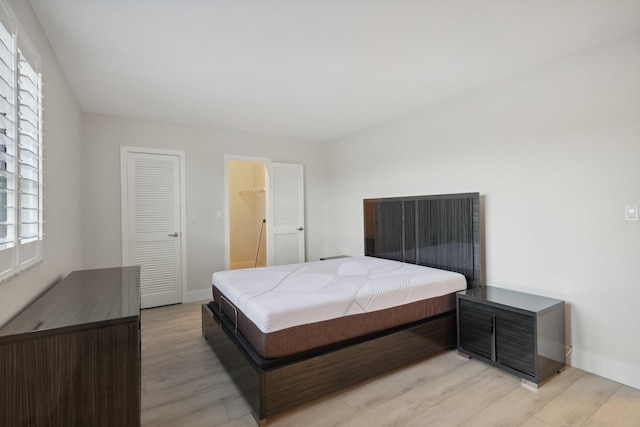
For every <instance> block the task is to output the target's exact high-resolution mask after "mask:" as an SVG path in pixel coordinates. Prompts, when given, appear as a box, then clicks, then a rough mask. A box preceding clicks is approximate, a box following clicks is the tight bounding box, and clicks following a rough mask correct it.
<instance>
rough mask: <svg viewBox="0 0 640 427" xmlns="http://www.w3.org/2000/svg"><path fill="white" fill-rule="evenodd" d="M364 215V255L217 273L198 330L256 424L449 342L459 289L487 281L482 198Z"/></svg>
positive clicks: (370, 205) (401, 205)
mask: <svg viewBox="0 0 640 427" xmlns="http://www.w3.org/2000/svg"><path fill="white" fill-rule="evenodd" d="M363 210H364V249H365V250H364V252H365V256H364V257H351V258H343V259H334V260H326V261H316V262H311V263H305V264H299V265H288V266H274V267H266V268H259V269H246V270H234V271H228V272H216V273H215V274H214V277H213V284H212V293H213V301H211V302H210V303H208V304H203V305H202V334H203V336H204V337H205V338H206V339H207V340H208V342H209V344H210V345H211V347H212V349H213V350H214V352H215V353H216V355H217V357H218V358H219V359H220V361H221V363H222V364H223V365H224V366H225V369H226V370H227V372H228V373H229V374H230V376H231V377H232V378H233V380H234V381H235V383H236V385H237V386H238V387H239V389H240V390H241V391H242V392H243V394H244V396H245V397H246V399H247V401H248V402H249V404H250V406H251V408H252V412H253V416H254V418H255V419H256V421H257V422H258V423H259V424H260V425H266V422H267V419H268V418H269V417H271V416H273V415H275V414H277V413H279V412H281V411H284V410H286V409H289V408H292V407H294V406H297V405H300V404H302V403H305V402H308V401H310V400H313V399H316V398H318V397H320V396H323V395H326V394H328V393H331V392H333V391H336V390H338V389H340V388H343V387H346V386H349V385H352V384H355V383H358V382H361V381H363V380H366V379H368V378H372V377H374V376H377V375H380V374H381V373H384V372H387V371H390V370H393V369H396V368H399V367H402V366H404V365H407V364H409V363H412V362H414V361H417V360H420V359H423V358H425V357H427V356H429V355H431V354H433V353H436V352H438V351H442V350H444V349H448V348H453V347H455V293H456V292H457V291H458V290H461V289H466V288H469V287H473V286H479V285H480V283H482V256H481V222H480V198H479V194H478V193H465V194H449V195H437V196H417V197H398V198H383V199H365V200H364V201H363ZM429 282H430V283H431V284H429ZM434 283H435V285H434ZM434 288H435V291H434ZM306 304H310V305H309V306H307V305H306ZM267 307H271V308H269V309H268V310H267ZM274 308H275V309H274Z"/></svg>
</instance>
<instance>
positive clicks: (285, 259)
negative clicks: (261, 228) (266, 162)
mask: <svg viewBox="0 0 640 427" xmlns="http://www.w3.org/2000/svg"><path fill="white" fill-rule="evenodd" d="M269 201H270V203H269V209H270V210H271V212H270V213H271V215H270V220H271V221H270V222H271V223H272V224H273V225H272V227H269V229H270V232H269V239H268V241H267V244H268V245H269V248H270V250H268V251H267V256H268V257H269V265H282V264H294V263H299V262H304V261H305V247H304V174H303V167H302V165H299V164H291V163H271V165H270V170H269Z"/></svg>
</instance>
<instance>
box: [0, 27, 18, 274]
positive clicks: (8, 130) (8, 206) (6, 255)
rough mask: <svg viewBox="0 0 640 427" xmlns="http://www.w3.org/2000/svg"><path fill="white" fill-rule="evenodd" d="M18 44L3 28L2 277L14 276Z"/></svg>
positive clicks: (0, 76) (0, 102) (0, 103)
mask: <svg viewBox="0 0 640 427" xmlns="http://www.w3.org/2000/svg"><path fill="white" fill-rule="evenodd" d="M14 52H15V40H14V37H13V36H12V35H11V34H10V33H9V32H8V31H7V29H6V28H5V26H4V25H0V129H1V130H0V274H2V275H4V274H6V273H11V272H12V271H13V269H14V268H15V265H16V252H15V238H16V236H15V177H16V162H15V154H16V153H15V146H16V141H15V126H14V120H15V116H16V114H15V86H16V84H15V54H14Z"/></svg>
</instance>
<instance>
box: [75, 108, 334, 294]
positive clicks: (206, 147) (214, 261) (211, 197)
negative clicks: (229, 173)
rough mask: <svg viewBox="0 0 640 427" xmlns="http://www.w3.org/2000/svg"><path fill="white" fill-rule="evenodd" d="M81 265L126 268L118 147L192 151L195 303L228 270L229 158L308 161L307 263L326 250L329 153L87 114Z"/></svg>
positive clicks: (191, 284)
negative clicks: (226, 181) (214, 277)
mask: <svg viewBox="0 0 640 427" xmlns="http://www.w3.org/2000/svg"><path fill="white" fill-rule="evenodd" d="M83 141H84V146H83V170H82V200H83V203H84V204H85V207H84V210H83V221H82V233H83V254H84V259H83V263H84V266H85V268H98V267H109V266H116V265H121V263H122V255H121V254H122V245H121V231H120V230H121V220H120V146H121V145H125V146H134V147H151V148H162V149H172V150H184V151H185V153H186V193H187V194H186V202H187V212H195V214H196V219H194V220H192V221H187V234H186V236H187V245H188V246H187V262H188V265H187V276H188V277H187V280H188V284H187V289H188V291H189V293H190V295H191V297H190V299H204V298H207V297H209V295H210V293H211V275H212V274H213V272H214V271H217V270H222V269H224V264H225V259H224V219H218V218H216V212H217V211H221V212H224V155H225V154H235V155H243V156H251V157H264V158H271V159H272V160H273V161H278V162H285V163H302V164H304V170H305V191H306V194H305V198H306V221H305V222H306V227H305V229H306V232H307V235H306V238H307V258H308V259H318V258H319V257H320V256H322V255H323V253H322V249H323V248H324V218H323V212H324V211H323V203H324V181H323V179H324V150H323V147H322V146H321V145H317V144H305V143H300V142H299V141H287V140H283V139H282V138H280V139H279V138H275V137H268V136H264V135H256V134H250V133H243V132H232V131H224V130H216V129H208V128H201V127H191V126H181V125H173V124H169V123H160V122H153V121H145V120H136V119H129V118H120V117H113V116H104V115H97V114H85V115H84V116H83Z"/></svg>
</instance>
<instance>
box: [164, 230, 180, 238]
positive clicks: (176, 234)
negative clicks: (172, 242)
mask: <svg viewBox="0 0 640 427" xmlns="http://www.w3.org/2000/svg"><path fill="white" fill-rule="evenodd" d="M167 236H169V237H178V236H179V234H178V232H177V231H176V232H175V233H173V234H167Z"/></svg>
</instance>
